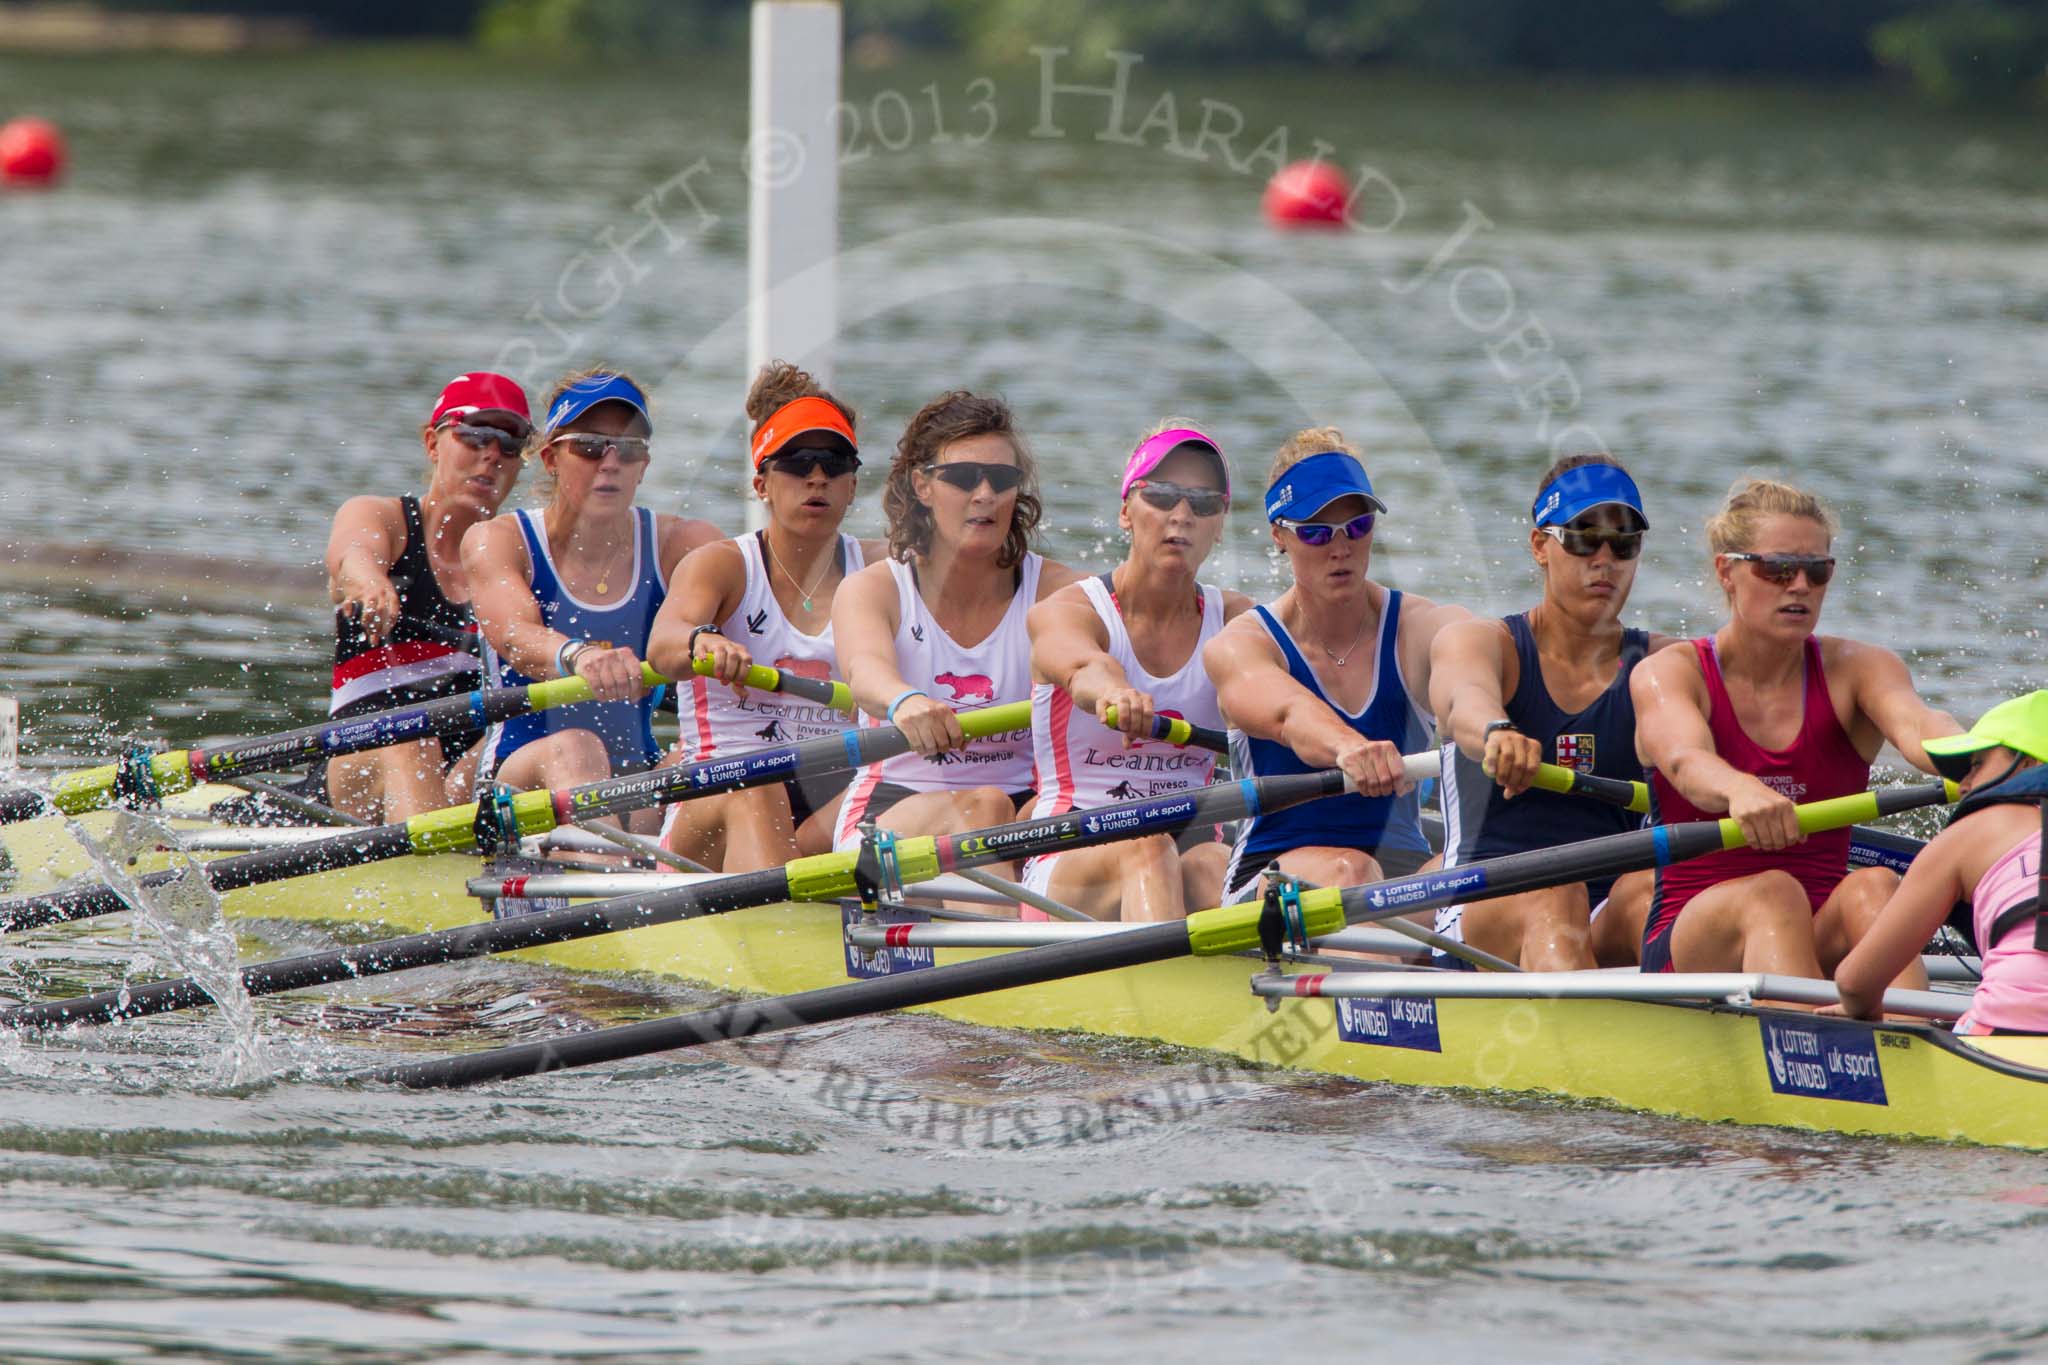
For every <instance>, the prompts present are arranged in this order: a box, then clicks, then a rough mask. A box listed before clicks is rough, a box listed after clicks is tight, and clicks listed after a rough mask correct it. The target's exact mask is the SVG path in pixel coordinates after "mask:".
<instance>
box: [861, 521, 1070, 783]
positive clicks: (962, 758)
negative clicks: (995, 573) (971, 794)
mask: <svg viewBox="0 0 2048 1365" xmlns="http://www.w3.org/2000/svg"><path fill="white" fill-rule="evenodd" d="M1043 562H1044V561H1043V560H1041V559H1040V558H1039V557H1038V556H1037V555H1035V554H1026V555H1025V556H1024V561H1023V563H1022V564H1020V565H1019V566H1018V570H1019V581H1018V584H1017V591H1016V593H1015V595H1014V596H1012V597H1011V598H1010V609H1009V610H1008V611H1006V612H1004V613H1003V619H1002V620H1001V621H1000V622H999V623H998V624H997V625H996V628H995V629H994V630H993V631H992V632H990V633H989V637H988V638H987V639H986V640H983V641H982V642H981V643H980V644H978V645H975V646H974V647H972V648H971V649H970V648H967V647H964V646H962V645H960V644H958V643H957V642H955V641H954V639H953V637H952V636H950V635H948V634H946V632H945V629H944V628H943V627H942V626H940V625H939V623H938V622H937V621H935V620H933V619H932V614H931V612H930V611H929V610H928V609H927V608H926V607H925V604H924V598H923V597H922V596H920V595H919V594H918V591H917V584H916V581H915V580H914V579H912V577H911V574H910V566H909V565H908V564H906V563H904V562H903V561H902V560H890V561H889V572H890V573H892V574H894V575H895V576H896V610H897V626H896V669H897V671H898V672H900V673H901V674H902V675H903V681H904V683H905V685H906V686H910V687H916V688H921V689H922V690H923V691H924V692H925V693H926V694H928V695H929V696H931V697H932V698H933V699H934V700H936V701H940V702H943V703H945V704H946V705H947V706H950V707H952V708H953V709H955V710H956V711H966V710H971V709H973V708H975V707H979V706H995V705H999V704H1000V703H1003V702H1012V701H1028V700H1030V698H1031V636H1030V634H1029V633H1028V632H1027V631H1026V630H1025V627H1024V617H1025V615H1026V614H1027V613H1028V612H1029V611H1030V610H1031V608H1032V605H1033V604H1034V603H1036V602H1037V601H1038V571H1039V567H1040V565H1041V564H1042V563H1043ZM861 719H862V721H863V723H865V724H868V725H876V724H880V722H879V721H876V720H875V719H874V718H873V717H871V716H866V715H863V716H862V718H861ZM939 758H941V759H943V760H944V761H943V762H939V761H934V760H933V759H929V758H921V757H919V756H918V755H916V754H900V755H898V756H897V757H895V758H888V759H884V760H882V761H881V762H880V763H875V764H870V765H869V766H867V767H865V768H862V769H861V770H860V773H859V775H858V776H856V777H855V778H854V784H853V791H854V797H861V796H863V795H864V793H865V792H866V791H867V790H869V789H871V788H872V787H873V785H874V784H875V783H876V782H878V781H880V782H894V783H896V784H898V785H900V786H904V787H908V788H910V789H911V790H912V791H920V792H925V791H964V790H966V789H968V788H970V787H1000V788H1001V789H1002V790H1004V791H1006V792H1021V791H1030V790H1032V789H1033V788H1034V787H1035V785H1036V784H1035V783H1034V782H1033V780H1032V765H1031V731H1030V729H1029V727H1026V728H1024V729H1021V730H1012V731H1009V732H1007V733H1004V734H1000V735H991V736H989V737H988V738H987V739H977V740H974V741H973V742H971V743H970V744H969V745H968V746H967V748H966V749H965V750H963V751H961V752H959V753H952V754H942V755H939ZM862 804H864V801H863V800H859V799H854V798H853V797H850V798H849V799H848V800H847V802H846V806H847V809H848V810H852V809H854V808H856V807H859V806H861V805H862Z"/></svg>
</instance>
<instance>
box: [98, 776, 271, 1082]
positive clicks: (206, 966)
mask: <svg viewBox="0 0 2048 1365" xmlns="http://www.w3.org/2000/svg"><path fill="white" fill-rule="evenodd" d="M65 827H66V828H67V829H68V830H69V831H70V834H71V837H72V838H74V839H76V840H77V841H78V844H79V846H80V847H81V848H83V849H84V850H85V854H86V857H87V858H88V859H90V860H91V862H92V865H93V868H94V870H95V871H97V872H98V873H99V875H100V877H101V878H102V879H104V880H105V881H106V883H107V884H108V885H109V886H111V887H113V888H114V890H115V891H116V892H118V893H119V894H120V896H121V898H122V899H123V900H125V901H126V902H127V903H128V904H129V905H130V906H132V907H133V911H132V913H133V915H134V920H135V925H136V928H137V930H138V932H139V931H141V930H142V929H145V928H146V929H147V930H148V931H149V932H150V933H152V934H153V935H154V936H155V937H156V940H157V942H158V943H159V944H160V945H161V946H162V949H163V955H164V956H165V957H167V958H168V959H169V960H170V963H171V966H172V967H173V968H175V969H176V970H177V971H179V972H181V973H183V974H184V975H186V976H189V977H191V978H192V979H193V980H195V981H197V982H198V983H199V984H200V985H201V986H203V987H205V989H206V993H207V994H208V995H210V996H212V997H213V999H214V1005H215V1008H216V1010H217V1012H218V1015H219V1018H220V1020H221V1023H222V1030H223V1032H224V1034H225V1035H226V1036H225V1038H224V1043H225V1046H223V1047H222V1048H221V1050H220V1057H219V1061H218V1063H217V1065H216V1069H215V1075H214V1080H215V1082H216V1083H218V1084H223V1085H229V1086H240V1085H248V1084H252V1083H254V1082H257V1081H262V1080H265V1079H268V1078H269V1077H270V1076H272V1075H273V1074H274V1073H275V1071H276V1066H275V1063H274V1062H273V1059H272V1058H271V1055H270V1049H269V1047H268V1046H267V1044H266V1042H265V1040H264V1038H263V1035H262V1032H261V1030H260V1029H259V1028H258V1026H257V1019H256V1007H255V1004H254V1003H253V1002H252V1001H251V1000H250V998H249V993H248V991H246V990H245V989H243V986H242V977H241V972H240V953H239V950H238V949H237V947H236V944H235V936H234V934H233V933H232V932H230V931H229V929H228V924H227V917H226V915H225V914H224V913H223V912H222V910H221V904H220V897H219V896H217V895H215V894H214V891H213V888H212V886H211V885H209V884H208V883H207V880H206V878H205V877H204V876H203V875H202V874H201V872H200V864H199V862H198V860H197V859H195V858H193V857H192V856H191V855H190V854H186V853H173V855H172V860H171V866H172V868H173V870H175V871H177V872H178V873H179V874H180V875H179V876H177V877H174V878H172V879H171V880H169V881H167V882H164V883H162V884H161V885H157V886H148V887H145V886H143V885H142V884H141V882H140V881H139V880H137V878H136V876H135V874H134V872H133V871H132V868H133V866H134V863H135V860H136V859H137V858H139V857H140V856H141V855H142V854H144V853H150V852H154V851H156V850H157V849H160V848H165V847H168V848H172V849H176V848H177V847H178V838H177V833H176V831H175V830H173V829H172V828H171V825H170V822H169V821H168V820H167V819H165V818H164V817H163V815H161V814H160V813H143V812H137V811H128V810H122V811H116V812H115V813H114V819H113V823H112V826H111V828H110V829H109V830H108V831H107V833H106V835H105V836H104V837H96V836H95V835H94V834H93V833H92V832H91V831H90V830H88V829H86V828H85V826H84V825H83V824H81V823H80V822H79V821H77V820H67V821H65ZM131 973H132V968H131ZM124 990H125V984H124Z"/></svg>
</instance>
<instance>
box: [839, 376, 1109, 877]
mask: <svg viewBox="0 0 2048 1365" xmlns="http://www.w3.org/2000/svg"><path fill="white" fill-rule="evenodd" d="M882 507H883V510H884V512H885V513H887V515H888V519H889V554H890V558H888V559H887V560H885V561H882V562H880V563H875V564H870V565H868V566H867V567H866V568H864V569H862V570H861V571H860V572H859V573H856V574H853V575H850V576H849V577H848V578H847V580H846V582H845V583H844V584H842V585H841V587H840V589H839V594H838V597H837V598H836V600H835V601H834V602H833V605H832V631H833V635H834V637H835V638H836V640H837V643H838V646H839V662H840V665H841V666H842V667H843V668H845V670H846V681H847V683H848V685H850V686H851V687H852V688H853V696H854V700H855V701H857V702H858V703H859V704H860V707H861V709H862V710H863V711H865V712H867V714H868V715H869V716H870V717H871V718H872V719H871V721H870V723H871V724H879V723H882V722H884V721H886V722H888V723H890V724H893V725H896V726H898V727H899V728H901V729H902V731H903V734H904V737H905V738H906V739H908V740H909V741H910V744H911V752H910V753H907V754H902V755H900V756H898V757H896V758H891V759H887V760H884V761H883V762H881V763H876V764H871V765H869V766H867V767H865V768H862V769H861V770H860V771H859V772H858V773H857V774H856V775H855V776H854V781H853V788H852V790H851V791H850V792H849V793H848V794H847V797H846V800H845V802H844V803H843V804H842V806H841V808H840V813H839V823H838V827H837V832H836V835H835V839H834V845H835V847H837V848H841V849H847V848H853V847H857V846H858V845H859V843H860V838H861V834H860V825H861V822H862V821H863V820H868V819H873V820H874V821H875V822H876V823H877V824H878V825H881V826H883V827H885V828H887V829H891V830H895V831H896V832H898V833H902V834H953V833H958V832H960V831H962V830H969V829H977V828H981V827H983V826H987V825H994V824H1001V823H1003V822H1004V821H1007V820H1010V819H1013V818H1015V816H1016V814H1017V808H1018V806H1019V805H1020V804H1022V803H1023V802H1025V801H1027V800H1029V799H1030V798H1031V797H1032V795H1033V792H1032V768H1031V732H1030V730H1029V729H1019V730H1014V731H1009V732H1007V733H1004V734H999V735H992V736H988V737H986V738H983V739H977V740H974V741H972V742H971V743H970V742H969V741H968V740H967V739H966V738H965V737H964V736H963V735H962V733H961V730H960V721H959V718H958V717H957V716H956V715H955V714H954V712H955V709H956V708H961V707H983V706H992V705H996V704H999V703H1003V702H1013V701H1024V700H1025V699H1027V698H1028V697H1030V695H1031V641H1030V637H1029V635H1028V634H1027V633H1026V629H1025V616H1026V613H1027V612H1029V611H1030V609H1031V607H1032V606H1033V605H1034V604H1035V603H1037V602H1040V601H1042V600H1044V599H1045V598H1047V597H1050V596H1051V595H1052V594H1053V593H1055V592H1058V591H1059V590H1060V589H1061V588H1064V587H1066V586H1067V585H1068V584H1069V583H1071V582H1073V581H1074V580H1075V578H1076V577H1077V576H1078V575H1076V574H1075V572H1074V571H1073V570H1072V569H1069V568H1068V567H1066V566H1065V565H1064V564H1056V563H1054V562H1052V561H1051V560H1047V559H1042V558H1040V557H1039V556H1038V555H1037V554H1036V553H1034V552H1033V551H1032V550H1031V548H1030V545H1031V538H1032V533H1033V531H1034V530H1036V529H1037V526H1038V517H1039V512H1040V504H1039V501H1038V487H1037V478H1036V475H1035V470H1034V466H1033V463H1032V459H1031V452H1030V450H1029V448H1028V447H1027V446H1026V445H1025V443H1024V437H1023V435H1022V433H1020V432H1019V431H1018V430H1017V426H1016V422H1015V419H1014V418H1013V417H1012V416H1011V413H1010V409H1009V407H1008V406H1007V405H1006V404H1004V403H1003V401H1002V400H1001V399H999V398H988V397H983V396H981V395H979V394H972V393H966V392H961V391H955V392H952V393H947V394H942V395H941V396H940V397H938V398H935V399H933V400H932V401H931V402H929V403H927V404H925V406H924V407H923V409H921V410H920V411H919V412H918V413H917V415H916V416H914V417H912V418H911V419H910V425H909V427H908V428H906V429H905V431H904V433H903V438H902V439H901V440H900V441H898V442H897V443H896V458H895V459H894V460H893V461H891V462H890V465H889V479H888V483H887V484H886V485H885V487H884V488H883V492H882Z"/></svg>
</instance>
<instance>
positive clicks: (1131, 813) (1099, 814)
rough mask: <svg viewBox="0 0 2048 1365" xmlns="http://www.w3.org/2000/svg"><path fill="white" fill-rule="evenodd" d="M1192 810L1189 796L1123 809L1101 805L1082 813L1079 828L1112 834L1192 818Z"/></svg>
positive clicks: (1191, 799)
mask: <svg viewBox="0 0 2048 1365" xmlns="http://www.w3.org/2000/svg"><path fill="white" fill-rule="evenodd" d="M1194 814H1195V801H1194V799H1193V798H1192V797H1179V798H1175V799H1169V800H1164V801H1152V802H1148V803H1146V804H1145V805H1142V806H1134V807H1130V808H1125V809H1119V808H1117V807H1114V806H1105V807H1103V808H1101V809H1099V810H1092V811H1089V812H1087V813H1086V814H1085V815H1083V816H1082V817H1081V828H1082V829H1083V830H1086V831H1087V832H1088V833H1089V834H1114V833H1117V832H1118V831H1120V830H1130V829H1144V828H1146V827H1148V826H1153V825H1163V824H1168V823H1170V822H1172V821H1174V820H1187V819H1192V818H1193V817H1194Z"/></svg>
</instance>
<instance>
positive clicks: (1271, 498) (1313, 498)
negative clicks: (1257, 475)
mask: <svg viewBox="0 0 2048 1365" xmlns="http://www.w3.org/2000/svg"><path fill="white" fill-rule="evenodd" d="M1350 497H1359V498H1364V499H1365V501H1366V504H1367V505H1368V506H1369V507H1370V508H1371V509H1372V510H1373V511H1375V512H1384V511H1386V510H1387V505H1386V504H1385V503H1383V502H1381V501H1380V500H1379V496H1378V495H1377V494H1376V493H1374V492H1373V491H1372V480H1371V479H1368V478H1367V477H1365V466H1364V465H1362V464H1360V463H1359V462H1358V461H1357V460H1355V459H1353V458H1352V457H1351V456H1349V455H1346V454H1345V453H1344V452H1343V451H1341V450H1326V451H1324V452H1323V453H1322V454H1320V455H1311V456H1309V457H1308V458H1307V459H1306V460H1301V461H1299V462H1297V463H1295V464H1292V465H1289V466H1288V467H1287V468H1286V469H1285V470H1283V471H1282V472H1281V475H1280V477H1279V478H1277V479H1275V480H1274V481H1273V486H1272V487H1271V488H1268V489H1267V490H1266V520H1267V521H1268V522H1275V521H1279V520H1280V519H1282V518H1283V517H1284V518H1286V519H1287V520H1289V521H1307V520H1308V519H1309V518H1311V517H1313V516H1314V515H1315V514H1316V513H1318V512H1320V511H1322V510H1323V509H1324V508H1325V507H1328V506H1329V505H1330V504H1331V503H1333V502H1335V501H1337V499H1339V498H1350Z"/></svg>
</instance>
